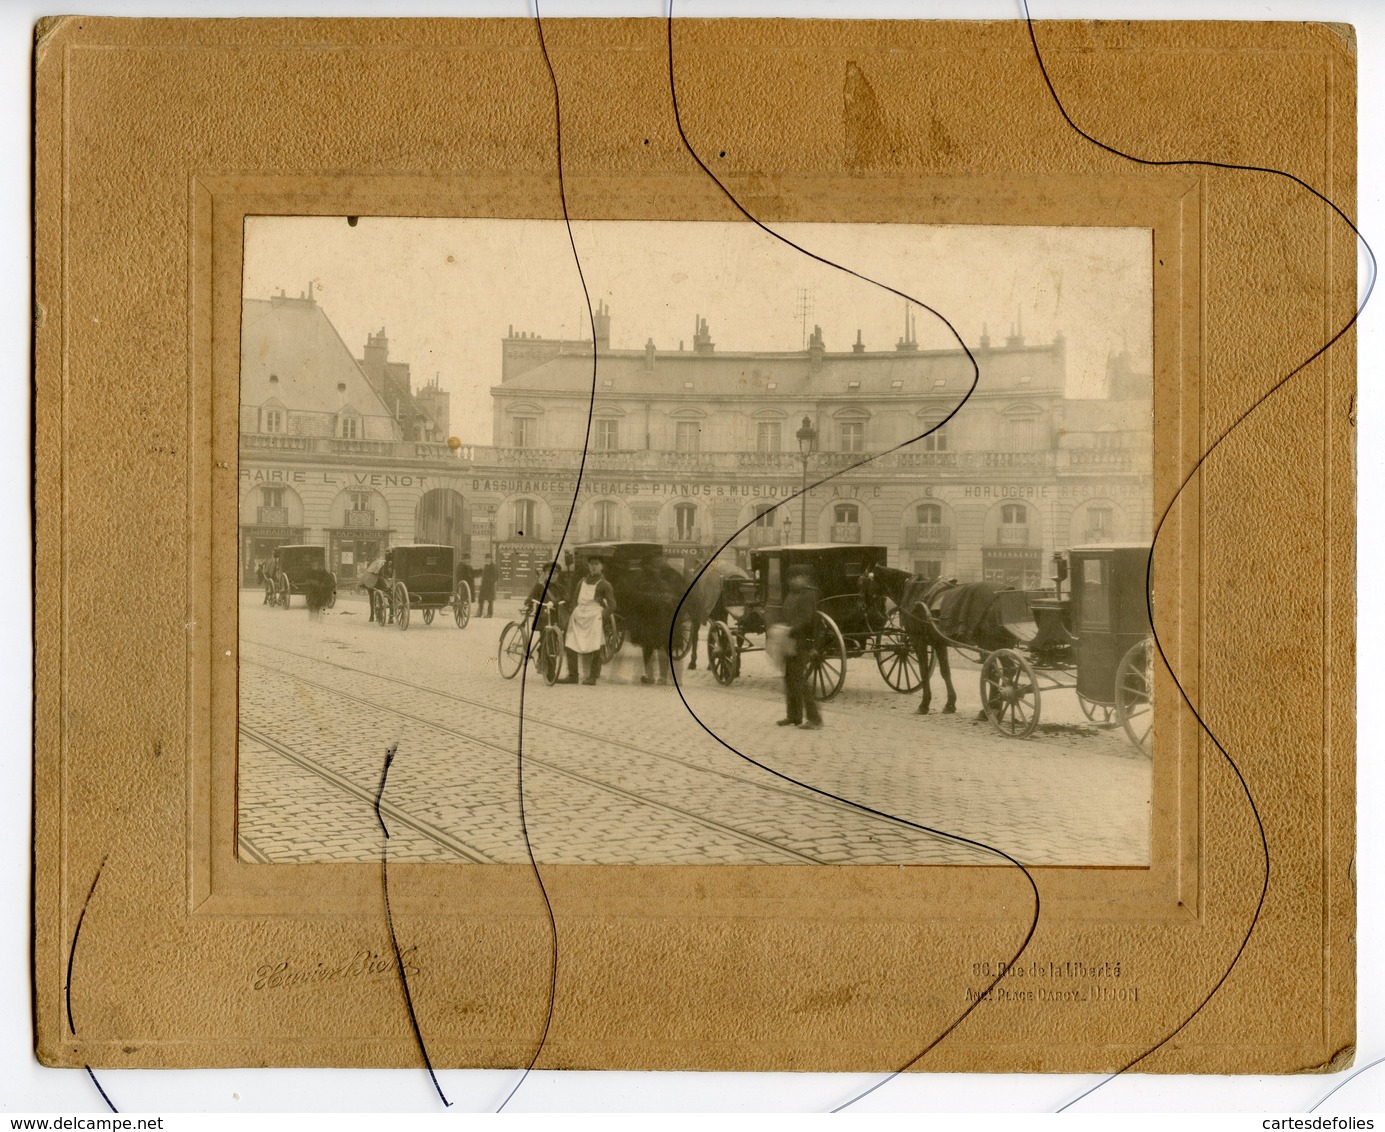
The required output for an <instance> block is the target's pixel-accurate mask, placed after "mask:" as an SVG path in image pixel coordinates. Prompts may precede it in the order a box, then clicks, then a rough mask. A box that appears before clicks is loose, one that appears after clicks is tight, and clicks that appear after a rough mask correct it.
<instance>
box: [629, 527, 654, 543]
mask: <svg viewBox="0 0 1385 1132" xmlns="http://www.w3.org/2000/svg"><path fill="white" fill-rule="evenodd" d="M631 530H632V532H633V533H632V534H631V536H630V537H631V538H633V539H634V540H635V541H636V542H657V541H658V540H659V528H658V527H657V526H655V524H653V523H636V524H635V525H634V526H633V527H632V528H631Z"/></svg>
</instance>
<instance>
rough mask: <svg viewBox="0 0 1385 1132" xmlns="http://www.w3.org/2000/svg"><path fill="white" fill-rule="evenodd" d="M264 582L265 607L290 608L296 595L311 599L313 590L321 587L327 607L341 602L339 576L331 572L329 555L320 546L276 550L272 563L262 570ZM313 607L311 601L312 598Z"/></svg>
mask: <svg viewBox="0 0 1385 1132" xmlns="http://www.w3.org/2000/svg"><path fill="white" fill-rule="evenodd" d="M260 575H261V577H262V578H263V580H264V589H265V604H266V605H271V606H274V605H277V606H279V607H280V608H281V609H287V608H288V607H289V598H291V597H292V596H293V595H294V594H298V595H300V596H302V597H309V598H310V590H311V589H312V588H313V587H315V586H319V585H321V586H322V587H323V588H324V589H325V588H326V587H327V586H328V585H329V584H330V587H331V589H330V591H329V592H328V593H326V594H325V600H324V601H323V606H324V607H325V608H331V607H332V606H333V605H335V604H336V600H337V576H336V575H335V574H333V573H332V572H331V571H330V570H328V569H327V552H326V550H324V549H323V548H322V547H320V546H302V545H297V544H290V545H286V546H280V547H276V548H275V551H274V553H273V554H272V555H271V556H270V557H269V560H268V561H267V562H265V563H264V565H263V566H261V567H260ZM310 604H311V598H310Z"/></svg>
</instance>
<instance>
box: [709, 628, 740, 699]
mask: <svg viewBox="0 0 1385 1132" xmlns="http://www.w3.org/2000/svg"><path fill="white" fill-rule="evenodd" d="M739 659H740V649H739V648H737V647H736V642H735V641H734V640H733V639H732V637H731V630H730V629H728V628H727V627H726V625H725V623H724V622H721V621H713V622H712V623H711V624H710V625H708V626H707V667H708V668H710V669H711V670H712V676H713V677H714V678H715V679H716V682H717V683H718V684H730V683H731V681H732V680H734V679H735V678H736V668H737V667H738V666H737V663H736V662H737V661H738V660H739Z"/></svg>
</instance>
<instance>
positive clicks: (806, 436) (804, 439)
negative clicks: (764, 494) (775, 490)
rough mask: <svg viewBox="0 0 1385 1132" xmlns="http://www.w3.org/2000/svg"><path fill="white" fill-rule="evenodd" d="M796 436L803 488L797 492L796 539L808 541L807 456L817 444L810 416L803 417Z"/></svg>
mask: <svg viewBox="0 0 1385 1132" xmlns="http://www.w3.org/2000/svg"><path fill="white" fill-rule="evenodd" d="M794 435H795V436H796V437H798V458H799V459H800V460H802V461H803V490H802V491H801V492H800V493H799V496H798V498H799V501H800V502H801V504H802V507H801V508H800V510H799V527H798V541H799V542H807V541H808V457H809V456H810V455H812V452H813V449H814V448H815V447H816V446H817V439H818V430H817V429H815V428H814V427H813V421H812V418H811V417H804V418H803V427H802V428H800V429H799V430H798V431H797V432H796V433H794Z"/></svg>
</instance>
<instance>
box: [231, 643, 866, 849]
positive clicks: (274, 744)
mask: <svg viewBox="0 0 1385 1132" xmlns="http://www.w3.org/2000/svg"><path fill="white" fill-rule="evenodd" d="M265 647H270V648H273V647H274V646H265ZM277 651H281V652H289V653H292V650H288V649H278V650H277ZM292 655H301V654H297V653H292ZM305 659H309V660H313V661H315V662H317V663H326V664H334V662H330V661H317V658H314V657H306V658H305ZM241 663H242V664H248V665H250V666H252V667H255V668H261V669H264V670H265V671H268V672H273V673H275V674H276V675H279V676H282V677H285V678H286V679H289V680H294V681H297V682H298V683H300V684H303V685H305V686H307V687H310V688H314V689H316V690H318V691H320V692H324V693H326V694H327V695H331V696H336V697H337V698H339V699H342V700H346V701H348V702H350V703H354V704H356V705H358V706H360V707H363V708H367V709H369V710H371V711H379V712H386V713H388V714H390V715H394V716H397V717H399V718H401V719H407V720H409V721H410V722H411V723H415V724H418V725H419V726H422V727H427V728H431V729H433V730H435V731H438V732H441V733H442V734H445V735H450V736H452V737H454V738H457V739H461V740H463V741H465V742H467V743H470V744H473V745H475V746H477V747H481V748H485V749H487V750H491V751H494V752H497V753H499V754H503V755H505V756H506V757H507V758H513V757H514V750H513V748H511V747H507V746H505V745H503V744H501V743H495V742H492V741H490V740H488V739H482V738H479V737H477V736H475V735H469V734H467V733H466V732H464V731H461V730H459V729H458V728H455V727H450V726H448V725H447V724H445V723H440V722H438V721H436V720H432V719H428V718H426V717H424V716H421V715H417V714H415V713H413V712H409V711H403V710H401V709H400V708H397V707H392V706H390V705H389V704H382V703H379V702H378V701H375V700H371V699H367V698H366V697H364V696H360V695H357V694H354V693H352V692H347V691H344V690H342V689H340V688H334V687H332V685H330V684H323V683H321V682H320V681H316V680H312V679H309V678H308V677H305V676H302V675H300V674H299V673H296V672H291V671H289V670H287V669H283V668H276V667H275V666H274V665H271V664H265V663H264V662H263V661H256V660H248V659H246V658H244V657H242V659H241ZM334 666H335V667H340V668H346V669H348V670H350V671H355V672H361V673H362V674H364V675H373V674H372V673H365V672H364V671H363V670H361V669H353V668H351V666H350V665H334ZM380 679H389V678H388V677H380ZM400 683H407V682H406V681H400ZM408 686H409V687H411V688H417V686H416V685H413V684H409V685H408ZM425 690H426V691H429V692H432V693H433V694H436V695H441V696H444V697H445V698H456V699H461V700H463V702H466V703H470V704H473V706H476V707H481V708H485V709H487V710H491V711H501V712H503V714H507V715H509V714H517V713H510V712H505V711H504V710H503V709H498V708H491V707H490V706H489V705H486V704H482V703H477V702H475V701H471V700H468V699H466V698H465V697H448V695H447V693H443V692H437V691H435V690H433V689H425ZM530 722H531V724H532V723H535V722H538V721H536V720H531V721H530ZM561 730H564V731H569V732H571V733H572V734H575V735H581V736H585V737H587V738H591V739H597V738H599V737H597V736H592V735H591V734H590V733H589V732H584V731H580V730H577V729H575V728H570V727H561ZM241 731H242V732H243V733H245V734H246V735H247V736H248V737H249V738H251V739H253V740H254V741H255V742H257V743H261V744H263V745H264V746H266V747H268V748H269V749H270V750H272V751H274V752H275V753H277V754H279V755H281V756H283V757H285V758H288V759H290V760H291V761H293V762H294V763H295V764H297V765H298V766H300V767H303V768H304V769H306V770H309V771H311V772H313V773H315V774H318V775H319V776H320V777H322V778H323V779H325V780H327V781H329V782H332V783H333V784H334V785H336V786H338V787H339V788H341V789H342V790H344V791H345V792H347V793H350V794H352V795H353V796H355V797H357V798H363V799H365V800H368V801H369V802H370V803H371V804H372V805H373V804H374V801H375V797H374V794H373V793H372V792H371V791H369V790H367V789H365V788H364V787H362V786H360V785H359V784H357V783H353V782H351V781H350V780H349V779H346V778H344V777H343V776H341V775H338V774H336V772H334V771H329V770H328V769H327V768H325V767H321V766H320V765H319V764H318V763H317V762H316V761H315V760H313V759H312V758H311V757H309V756H306V755H302V754H299V753H298V752H294V751H292V750H291V749H290V748H288V747H286V746H285V745H284V744H282V743H280V742H278V741H277V740H273V739H270V738H269V737H267V736H266V735H264V733H263V732H262V731H260V730H259V729H257V728H254V727H249V726H247V725H244V724H242V725H241ZM601 741H602V742H605V741H606V740H604V739H601ZM623 745H624V746H627V747H628V748H629V749H632V750H636V751H639V752H640V753H642V754H644V755H647V756H651V757H655V758H660V757H666V756H659V755H657V754H653V753H651V752H649V751H645V750H644V749H643V748H640V747H636V746H634V745H633V744H623ZM526 761H527V762H529V763H530V764H531V765H533V766H535V767H541V768H543V769H544V770H545V771H547V772H549V773H552V774H556V775H558V776H560V777H563V778H566V779H568V780H570V781H573V782H578V783H581V784H582V785H583V786H585V787H587V788H588V789H593V790H597V791H600V792H603V793H606V794H609V795H613V796H615V797H619V798H622V799H624V800H625V801H627V802H632V803H634V804H636V805H639V806H643V807H647V808H649V809H651V810H655V811H662V812H664V813H668V814H674V815H677V816H678V817H679V818H681V819H682V820H684V821H688V822H691V823H693V824H695V825H699V826H702V827H703V828H706V829H710V830H713V831H715V832H717V833H719V834H722V835H723V836H729V837H731V838H734V839H736V840H739V841H742V842H744V843H746V844H748V845H753V846H755V847H757V848H759V849H762V850H765V849H768V850H770V851H772V852H773V853H776V854H779V855H780V856H782V857H784V858H787V859H789V860H792V861H796V862H798V863H800V864H810V865H823V864H830V863H832V862H829V861H824V860H823V859H821V858H820V857H815V856H813V855H811V854H809V853H804V852H802V851H801V850H798V849H794V848H792V847H790V846H787V845H782V844H780V843H779V842H777V841H774V840H773V839H771V838H766V837H761V836H760V835H759V834H755V833H750V832H748V831H746V830H743V829H738V828H737V827H735V826H733V825H728V824H726V823H725V822H720V821H717V820H716V819H715V818H710V817H707V816H706V815H705V814H699V813H696V812H694V811H691V810H687V809H684V808H682V807H680V806H675V805H672V804H670V803H668V802H662V801H659V800H657V799H651V798H648V797H646V796H644V795H643V794H637V793H635V792H634V791H631V790H627V789H625V788H624V787H622V786H617V785H615V784H613V783H610V782H606V781H603V780H602V779H600V778H595V777H593V776H591V775H587V774H583V773H582V772H580V771H575V770H572V769H570V768H568V767H564V766H560V765H558V764H557V763H554V762H552V761H550V760H547V759H544V758H542V757H539V756H534V755H527V756H526ZM670 761H674V762H679V763H681V765H683V766H686V767H691V768H693V769H697V770H705V768H701V767H697V766H696V765H695V764H693V763H688V762H684V761H683V760H670ZM707 773H713V774H715V773H718V772H715V771H708V772H707ZM722 777H726V778H730V779H732V780H734V781H736V782H738V783H739V784H741V785H749V786H757V785H760V784H758V783H755V782H754V781H753V780H751V779H747V778H742V777H739V776H736V775H725V774H723V775H722ZM765 788H766V789H771V790H774V791H775V792H776V793H781V794H791V795H792V796H793V797H794V798H796V799H798V800H800V801H806V802H810V803H811V802H817V801H818V799H816V798H815V796H814V795H812V794H810V793H808V792H806V791H805V792H801V793H798V792H793V791H788V790H781V789H777V788H775V787H772V786H770V785H769V784H765ZM838 808H840V809H843V810H850V807H845V806H839V807H838ZM381 811H382V812H383V813H385V814H386V815H387V816H389V817H392V818H394V819H395V820H399V821H403V822H405V823H406V824H409V825H410V827H411V828H413V829H415V830H416V831H417V832H419V833H420V834H422V835H423V836H425V837H428V838H430V839H431V840H434V841H437V842H438V843H439V844H447V842H444V841H442V840H440V838H439V836H435V834H434V832H432V830H434V829H435V827H432V826H431V824H430V823H426V822H420V821H419V820H417V819H413V818H411V817H410V815H408V814H406V813H405V812H404V811H402V810H400V809H399V808H398V807H397V806H392V804H390V803H388V802H385V801H382V803H381ZM853 812H855V811H853ZM420 824H421V825H423V826H425V827H427V828H420ZM436 832H437V833H438V834H439V835H441V836H443V837H451V835H448V834H446V833H445V831H436ZM452 840H453V841H455V842H456V844H457V845H458V846H462V845H463V844H464V843H462V842H460V841H457V840H456V839H455V838H452ZM484 860H485V861H486V862H490V861H493V860H494V859H493V858H484ZM477 863H482V862H480V861H478V862H477Z"/></svg>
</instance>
